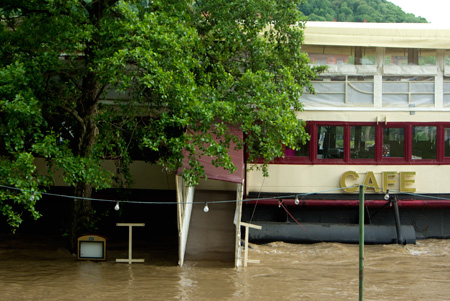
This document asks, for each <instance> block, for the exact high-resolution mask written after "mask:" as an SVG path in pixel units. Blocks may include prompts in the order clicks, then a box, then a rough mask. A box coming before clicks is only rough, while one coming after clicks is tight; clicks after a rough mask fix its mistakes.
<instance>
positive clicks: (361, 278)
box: [359, 185, 364, 301]
mask: <svg viewBox="0 0 450 301" xmlns="http://www.w3.org/2000/svg"><path fill="white" fill-rule="evenodd" d="M359 300H360V301H362V300H364V186H363V185H360V186H359Z"/></svg>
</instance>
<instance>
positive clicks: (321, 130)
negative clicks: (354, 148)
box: [317, 126, 344, 159]
mask: <svg viewBox="0 0 450 301" xmlns="http://www.w3.org/2000/svg"><path fill="white" fill-rule="evenodd" d="M342 158H344V127H343V126H319V127H317V159H342Z"/></svg>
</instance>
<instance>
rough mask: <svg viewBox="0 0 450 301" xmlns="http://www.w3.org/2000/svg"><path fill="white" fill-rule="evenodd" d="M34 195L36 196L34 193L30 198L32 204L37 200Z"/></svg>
mask: <svg viewBox="0 0 450 301" xmlns="http://www.w3.org/2000/svg"><path fill="white" fill-rule="evenodd" d="M34 195H35V192H34V191H33V192H32V193H31V196H30V202H34V198H35V196H34Z"/></svg>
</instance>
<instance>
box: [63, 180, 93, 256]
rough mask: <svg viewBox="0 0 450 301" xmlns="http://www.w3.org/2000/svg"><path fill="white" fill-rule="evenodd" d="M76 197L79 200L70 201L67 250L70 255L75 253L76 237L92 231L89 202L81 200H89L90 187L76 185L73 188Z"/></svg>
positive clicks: (85, 184) (91, 211)
mask: <svg viewBox="0 0 450 301" xmlns="http://www.w3.org/2000/svg"><path fill="white" fill-rule="evenodd" d="M74 194H75V195H76V196H78V197H80V199H74V200H73V201H72V208H71V209H72V210H71V222H70V235H69V244H70V245H69V249H70V251H71V252H72V253H76V252H77V243H78V237H80V236H81V235H85V234H88V233H89V232H90V231H92V226H93V224H92V223H93V218H94V210H93V208H92V204H91V201H90V200H85V199H82V198H90V197H91V194H92V187H91V185H89V184H87V183H78V184H77V185H76V187H75V193H74Z"/></svg>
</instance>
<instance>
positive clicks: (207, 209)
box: [203, 203, 209, 212]
mask: <svg viewBox="0 0 450 301" xmlns="http://www.w3.org/2000/svg"><path fill="white" fill-rule="evenodd" d="M203 211H204V212H208V211H209V207H208V203H205V207H203Z"/></svg>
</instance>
